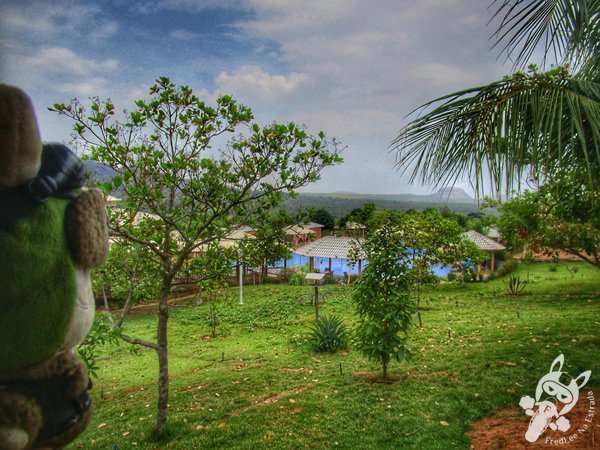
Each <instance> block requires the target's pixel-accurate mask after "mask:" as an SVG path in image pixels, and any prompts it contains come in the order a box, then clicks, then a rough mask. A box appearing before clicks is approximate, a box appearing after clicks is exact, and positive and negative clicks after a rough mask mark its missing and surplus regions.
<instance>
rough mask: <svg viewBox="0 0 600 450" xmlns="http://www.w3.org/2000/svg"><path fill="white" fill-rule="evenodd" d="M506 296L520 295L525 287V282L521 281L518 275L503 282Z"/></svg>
mask: <svg viewBox="0 0 600 450" xmlns="http://www.w3.org/2000/svg"><path fill="white" fill-rule="evenodd" d="M504 286H505V287H506V295H521V294H522V293H523V291H524V290H525V288H526V287H527V281H525V280H521V277H519V276H518V275H511V276H510V278H509V279H508V281H506V280H505V281H504Z"/></svg>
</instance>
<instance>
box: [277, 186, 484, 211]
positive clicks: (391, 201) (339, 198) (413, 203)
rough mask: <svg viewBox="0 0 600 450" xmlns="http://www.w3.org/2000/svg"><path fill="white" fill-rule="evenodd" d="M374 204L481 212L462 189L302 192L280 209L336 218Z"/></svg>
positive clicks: (417, 208)
mask: <svg viewBox="0 0 600 450" xmlns="http://www.w3.org/2000/svg"><path fill="white" fill-rule="evenodd" d="M369 202H372V203H375V205H376V206H377V208H380V209H390V210H401V211H408V210H418V211H420V210H423V209H427V208H441V207H448V208H450V209H451V210H453V211H456V212H460V213H463V214H468V213H472V212H478V211H480V208H479V206H478V205H477V203H476V202H475V199H473V198H472V197H470V196H469V195H468V194H467V193H466V192H465V191H464V190H462V189H460V188H454V189H453V190H452V192H449V190H448V189H447V188H445V189H440V190H439V191H437V192H435V193H433V194H426V195H418V194H358V193H353V192H335V193H329V194H317V193H302V194H300V195H299V196H298V197H297V198H293V199H287V200H286V201H285V202H284V203H283V208H284V209H286V210H288V211H289V212H292V213H295V212H298V211H300V210H304V209H307V208H313V209H325V210H327V211H329V213H331V214H332V215H333V216H334V217H335V218H340V217H342V216H345V215H346V214H348V213H349V212H350V211H352V210H353V209H354V208H362V206H363V205H364V204H365V203H369Z"/></svg>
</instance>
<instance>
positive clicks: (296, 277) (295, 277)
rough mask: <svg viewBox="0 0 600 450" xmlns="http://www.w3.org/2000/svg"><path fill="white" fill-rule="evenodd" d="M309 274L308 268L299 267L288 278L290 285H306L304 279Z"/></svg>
mask: <svg viewBox="0 0 600 450" xmlns="http://www.w3.org/2000/svg"><path fill="white" fill-rule="evenodd" d="M307 273H308V266H302V267H299V268H298V269H297V270H296V271H295V272H293V273H292V274H291V275H290V276H289V277H288V284H289V285H291V286H303V285H304V283H305V281H306V280H305V279H304V277H306V274H307Z"/></svg>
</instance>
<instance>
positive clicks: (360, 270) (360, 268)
mask: <svg viewBox="0 0 600 450" xmlns="http://www.w3.org/2000/svg"><path fill="white" fill-rule="evenodd" d="M361 273H362V259H359V260H358V276H359V277H360V275H361Z"/></svg>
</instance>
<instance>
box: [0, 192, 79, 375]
mask: <svg viewBox="0 0 600 450" xmlns="http://www.w3.org/2000/svg"><path fill="white" fill-rule="evenodd" d="M68 203H69V201H68V200H63V199H55V198H51V199H49V200H48V201H46V202H44V203H43V204H41V205H39V206H37V207H36V208H35V209H33V211H31V213H30V214H29V215H28V216H26V217H23V218H21V219H20V220H18V221H17V223H15V224H8V227H7V228H8V229H4V228H5V227H3V226H1V225H0V249H2V258H3V259H4V261H5V262H6V263H3V264H1V265H0V286H2V298H0V311H2V314H0V342H1V343H2V345H1V346H0V371H8V370H16V369H19V368H22V367H27V366H30V365H32V364H35V363H39V362H40V361H43V360H45V359H47V358H49V357H51V356H52V355H53V354H54V353H55V352H56V349H57V348H59V347H60V346H61V344H62V343H63V342H64V340H65V336H66V334H67V330H68V327H69V323H70V319H71V317H72V314H73V308H74V306H75V302H73V299H74V298H75V295H76V282H75V267H74V265H73V259H72V258H71V257H70V253H69V244H68V241H67V235H66V231H65V212H66V208H67V205H68ZM23 318H27V319H26V321H25V320H23ZM24 325H25V326H24Z"/></svg>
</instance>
